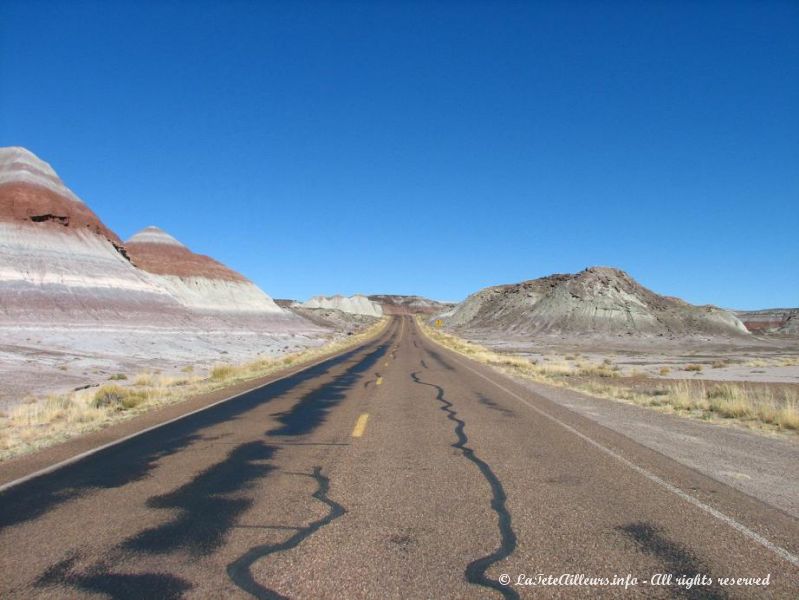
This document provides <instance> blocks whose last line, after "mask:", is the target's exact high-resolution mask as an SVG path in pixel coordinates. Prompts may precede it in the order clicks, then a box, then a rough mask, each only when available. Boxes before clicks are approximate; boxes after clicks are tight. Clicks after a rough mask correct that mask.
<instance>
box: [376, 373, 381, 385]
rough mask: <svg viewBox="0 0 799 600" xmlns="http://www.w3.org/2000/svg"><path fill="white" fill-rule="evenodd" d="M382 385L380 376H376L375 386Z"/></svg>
mask: <svg viewBox="0 0 799 600" xmlns="http://www.w3.org/2000/svg"><path fill="white" fill-rule="evenodd" d="M382 384H383V378H382V377H381V376H380V375H378V376H377V381H376V382H375V385H382Z"/></svg>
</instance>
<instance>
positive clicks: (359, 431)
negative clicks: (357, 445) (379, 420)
mask: <svg viewBox="0 0 799 600" xmlns="http://www.w3.org/2000/svg"><path fill="white" fill-rule="evenodd" d="M368 420H369V414H368V413H363V414H362V415H361V416H360V417H358V420H357V421H355V429H353V430H352V437H361V436H362V435H363V432H364V430H365V429H366V422H367V421H368Z"/></svg>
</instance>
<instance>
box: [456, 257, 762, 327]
mask: <svg viewBox="0 0 799 600" xmlns="http://www.w3.org/2000/svg"><path fill="white" fill-rule="evenodd" d="M445 324H446V325H447V326H448V327H452V328H458V329H466V330H480V329H489V330H493V331H507V332H513V333H514V334H519V333H522V334H536V333H553V334H572V335H581V334H611V335H661V336H689V335H720V336H742V335H748V331H747V329H746V327H744V325H743V323H741V321H740V320H739V319H738V318H737V317H736V316H735V315H734V314H732V313H731V312H729V311H726V310H723V309H720V308H716V307H714V306H694V305H692V304H688V303H687V302H684V301H682V300H680V299H678V298H672V297H667V296H661V295H659V294H656V293H654V292H652V291H650V290H648V289H647V288H645V287H643V286H642V285H640V284H639V283H638V282H636V281H635V280H634V279H633V278H632V277H630V276H629V275H628V274H627V273H625V272H624V271H621V270H619V269H614V268H609V267H591V268H589V269H586V270H584V271H581V272H580V273H576V274H568V275H550V276H548V277H541V278H540V279H533V280H530V281H524V282H522V283H515V284H510V285H499V286H494V287H489V288H485V289H482V290H480V291H479V292H477V293H475V294H472V295H471V296H469V297H468V298H467V299H466V300H464V301H463V302H461V303H460V304H458V305H457V306H456V307H455V310H454V311H452V313H451V315H449V316H447V317H446V318H445Z"/></svg>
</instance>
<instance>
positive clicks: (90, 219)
mask: <svg viewBox="0 0 799 600" xmlns="http://www.w3.org/2000/svg"><path fill="white" fill-rule="evenodd" d="M0 221H5V222H17V223H19V222H25V223H32V224H33V223H35V224H37V225H43V226H49V227H66V228H69V229H88V230H89V231H91V232H93V233H96V234H98V235H101V236H103V237H104V238H106V239H107V240H108V241H109V242H111V243H112V244H114V246H116V247H117V248H121V247H122V242H121V241H120V239H119V238H118V237H117V235H116V234H115V233H114V232H113V231H111V230H110V229H108V227H106V226H105V225H104V224H103V223H102V221H100V219H99V218H98V217H97V215H95V214H94V212H92V210H91V209H90V208H89V207H88V206H86V205H85V204H83V203H82V202H77V201H75V200H72V199H70V198H65V197H64V196H61V195H60V194H57V193H56V192H54V191H52V190H49V189H47V188H45V187H42V186H38V185H35V184H31V183H21V182H15V183H6V184H0Z"/></svg>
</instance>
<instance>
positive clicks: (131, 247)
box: [125, 242, 247, 281]
mask: <svg viewBox="0 0 799 600" xmlns="http://www.w3.org/2000/svg"><path fill="white" fill-rule="evenodd" d="M125 248H126V249H127V251H128V256H130V259H131V260H132V261H133V264H134V265H136V266H137V267H139V268H140V269H144V270H145V271H148V272H149V273H155V274H156V275H175V276H177V277H207V278H209V279H227V280H229V281H247V279H246V278H245V277H243V276H241V275H240V274H238V273H236V271H233V270H232V269H229V268H228V267H226V266H225V265H223V264H222V263H220V262H217V261H215V260H214V259H213V258H211V257H210V256H205V255H203V254H195V253H194V252H192V251H191V250H189V249H188V248H186V247H184V246H176V245H171V244H153V243H140V242H128V244H127V245H126V247H125Z"/></svg>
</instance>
